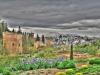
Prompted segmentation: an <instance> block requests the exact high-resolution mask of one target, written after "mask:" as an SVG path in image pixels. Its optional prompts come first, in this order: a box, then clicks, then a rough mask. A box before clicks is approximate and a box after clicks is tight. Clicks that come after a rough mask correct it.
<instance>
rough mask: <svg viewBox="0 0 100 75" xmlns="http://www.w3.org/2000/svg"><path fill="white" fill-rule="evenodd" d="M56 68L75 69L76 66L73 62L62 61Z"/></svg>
mask: <svg viewBox="0 0 100 75" xmlns="http://www.w3.org/2000/svg"><path fill="white" fill-rule="evenodd" d="M57 68H58V69H68V68H76V66H75V64H74V62H73V61H68V60H63V61H61V62H60V63H59V64H58V66H57Z"/></svg>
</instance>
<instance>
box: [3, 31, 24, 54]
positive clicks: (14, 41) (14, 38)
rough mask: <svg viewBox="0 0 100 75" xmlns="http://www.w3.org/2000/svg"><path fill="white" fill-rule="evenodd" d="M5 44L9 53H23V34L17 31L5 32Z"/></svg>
mask: <svg viewBox="0 0 100 75" xmlns="http://www.w3.org/2000/svg"><path fill="white" fill-rule="evenodd" d="M3 46H5V47H6V49H7V52H8V54H9V55H18V54H20V53H22V34H20V33H17V32H3Z"/></svg>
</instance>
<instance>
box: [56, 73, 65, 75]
mask: <svg viewBox="0 0 100 75" xmlns="http://www.w3.org/2000/svg"><path fill="white" fill-rule="evenodd" d="M56 75H66V73H64V72H57V73H56Z"/></svg>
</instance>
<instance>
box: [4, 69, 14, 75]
mask: <svg viewBox="0 0 100 75" xmlns="http://www.w3.org/2000/svg"><path fill="white" fill-rule="evenodd" d="M3 75H13V74H12V72H11V71H10V70H9V69H6V68H5V69H3Z"/></svg>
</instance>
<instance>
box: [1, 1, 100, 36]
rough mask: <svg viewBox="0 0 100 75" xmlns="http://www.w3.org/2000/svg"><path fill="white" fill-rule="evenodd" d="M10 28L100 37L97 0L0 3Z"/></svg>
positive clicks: (99, 15)
mask: <svg viewBox="0 0 100 75" xmlns="http://www.w3.org/2000/svg"><path fill="white" fill-rule="evenodd" d="M0 17H1V19H2V20H4V21H5V22H7V23H8V26H9V28H10V29H12V28H15V29H16V28H17V27H18V26H19V25H20V26H21V28H22V30H23V31H27V32H31V31H32V32H34V33H35V34H47V33H48V32H59V33H64V34H69V33H71V34H79V35H89V36H100V0H0Z"/></svg>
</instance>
